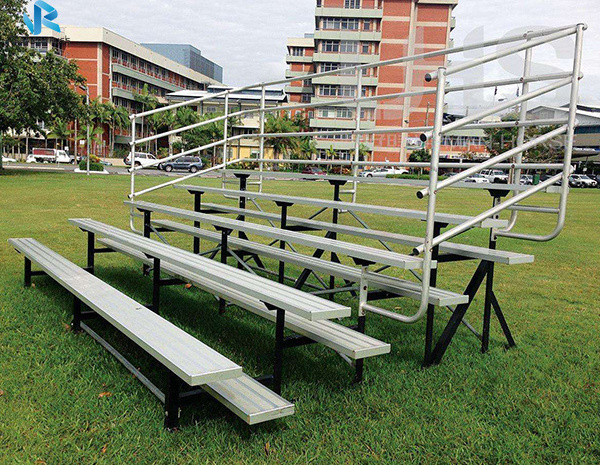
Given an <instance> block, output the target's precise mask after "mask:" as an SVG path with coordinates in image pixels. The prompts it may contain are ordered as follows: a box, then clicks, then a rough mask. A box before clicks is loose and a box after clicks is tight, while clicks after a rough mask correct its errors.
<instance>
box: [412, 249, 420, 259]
mask: <svg viewBox="0 0 600 465" xmlns="http://www.w3.org/2000/svg"><path fill="white" fill-rule="evenodd" d="M411 255H414V256H415V257H416V256H418V255H421V251H420V250H419V249H418V248H417V247H415V248H414V249H413V251H412V254H411Z"/></svg>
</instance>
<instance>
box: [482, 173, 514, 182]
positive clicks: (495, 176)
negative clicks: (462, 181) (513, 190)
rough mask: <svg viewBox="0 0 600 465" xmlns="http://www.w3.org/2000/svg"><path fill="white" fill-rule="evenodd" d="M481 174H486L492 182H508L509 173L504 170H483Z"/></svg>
mask: <svg viewBox="0 0 600 465" xmlns="http://www.w3.org/2000/svg"><path fill="white" fill-rule="evenodd" d="M481 175H482V176H485V177H486V178H487V179H488V180H489V181H490V182H491V183H495V184H508V174H506V173H505V172H504V171H502V170H482V171H481Z"/></svg>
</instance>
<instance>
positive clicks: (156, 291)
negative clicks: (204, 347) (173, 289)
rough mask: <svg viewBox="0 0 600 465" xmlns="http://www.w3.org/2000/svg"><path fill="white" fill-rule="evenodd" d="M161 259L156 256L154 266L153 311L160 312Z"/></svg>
mask: <svg viewBox="0 0 600 465" xmlns="http://www.w3.org/2000/svg"><path fill="white" fill-rule="evenodd" d="M161 284H162V283H161V281H160V259H158V258H154V268H153V269H152V311H153V312H154V313H156V314H158V313H160V287H161Z"/></svg>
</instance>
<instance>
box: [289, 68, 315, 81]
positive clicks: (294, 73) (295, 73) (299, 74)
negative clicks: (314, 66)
mask: <svg viewBox="0 0 600 465" xmlns="http://www.w3.org/2000/svg"><path fill="white" fill-rule="evenodd" d="M307 74H310V72H309V71H292V70H291V69H286V70H285V77H286V78H288V79H291V78H295V77H302V76H306V75H307Z"/></svg>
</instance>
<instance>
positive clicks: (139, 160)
mask: <svg viewBox="0 0 600 465" xmlns="http://www.w3.org/2000/svg"><path fill="white" fill-rule="evenodd" d="M156 160H157V159H156V157H155V156H154V155H152V154H151V153H143V152H140V153H137V152H136V154H135V166H138V167H139V166H141V167H142V168H146V167H147V166H152V167H154V168H156V167H157V165H153V163H155V162H156ZM124 161H125V164H126V165H127V166H131V155H127V157H126V158H125V160H124Z"/></svg>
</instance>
